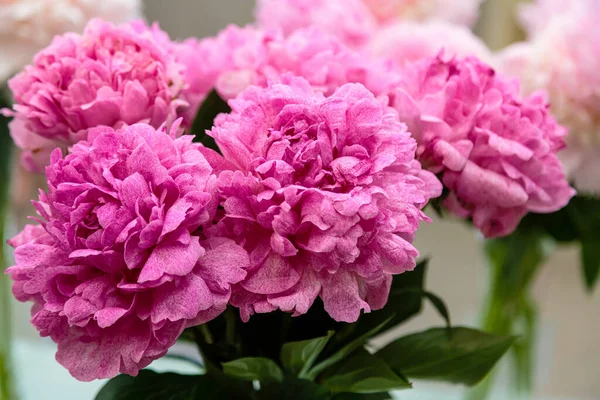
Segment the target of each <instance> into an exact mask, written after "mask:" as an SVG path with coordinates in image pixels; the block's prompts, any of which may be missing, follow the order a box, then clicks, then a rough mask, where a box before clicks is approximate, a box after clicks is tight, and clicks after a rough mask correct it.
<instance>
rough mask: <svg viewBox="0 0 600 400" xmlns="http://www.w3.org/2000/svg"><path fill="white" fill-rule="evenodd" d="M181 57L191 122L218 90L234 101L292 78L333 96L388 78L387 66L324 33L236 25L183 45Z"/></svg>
mask: <svg viewBox="0 0 600 400" xmlns="http://www.w3.org/2000/svg"><path fill="white" fill-rule="evenodd" d="M177 57H178V59H179V60H182V63H183V64H185V65H186V66H187V69H186V82H188V83H189V88H188V89H187V90H185V93H184V96H185V97H186V99H188V100H189V102H190V103H191V104H192V106H191V107H190V110H194V112H190V113H189V115H188V119H189V118H192V117H193V115H195V111H196V110H197V109H198V107H199V105H200V103H201V101H202V100H203V99H204V97H205V96H206V94H207V93H208V92H209V91H210V90H212V89H213V88H216V90H217V92H218V93H219V95H220V96H221V97H222V98H223V99H225V100H228V99H232V98H235V97H236V96H238V95H239V94H240V93H241V92H243V91H244V90H246V89H247V88H248V87H249V86H252V85H258V86H262V87H266V86H267V84H268V83H269V82H274V81H278V80H279V79H280V77H281V75H282V74H285V73H292V74H294V75H296V76H301V77H303V78H305V79H307V80H308V81H309V82H310V84H311V85H312V86H313V87H314V88H316V89H317V90H319V91H322V92H324V93H325V94H331V93H333V92H334V91H335V90H336V89H337V88H338V87H340V86H341V85H343V84H345V83H348V82H359V83H364V84H368V85H369V86H374V87H377V82H378V81H382V80H384V79H385V75H386V71H385V69H384V67H383V65H379V63H377V62H376V61H373V60H370V59H368V58H367V59H366V58H365V57H363V56H361V54H359V53H358V52H356V51H354V50H352V49H350V48H348V47H347V46H345V45H344V44H343V43H342V42H341V41H340V40H339V39H338V38H336V37H335V36H333V35H331V34H327V33H325V32H324V31H322V30H321V29H318V28H307V29H300V30H298V31H296V32H294V33H293V34H291V35H290V36H288V37H284V36H283V35H282V34H281V33H280V32H279V31H277V30H273V31H265V30H261V29H257V28H254V27H251V26H249V27H244V28H240V27H238V26H234V25H232V26H229V27H228V28H227V29H225V30H223V31H222V32H221V33H220V34H219V35H218V36H217V37H214V38H207V39H203V40H201V41H198V40H196V39H189V40H187V41H185V42H184V43H182V44H179V45H178V46H177ZM369 80H372V82H371V81H369ZM379 86H381V84H380V85H379Z"/></svg>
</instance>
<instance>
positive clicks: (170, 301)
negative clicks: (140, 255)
mask: <svg viewBox="0 0 600 400" xmlns="http://www.w3.org/2000/svg"><path fill="white" fill-rule="evenodd" d="M153 297H154V299H153V307H152V314H151V318H152V322H153V323H155V324H156V323H159V322H162V321H164V320H169V321H179V320H186V319H188V320H192V319H194V318H196V316H197V315H198V314H199V313H200V312H202V311H205V310H207V309H209V308H210V307H212V306H213V295H212V293H211V292H210V290H209V289H208V287H207V286H206V283H205V282H204V280H203V279H202V278H200V277H199V276H197V275H195V274H190V275H188V276H187V277H185V278H182V279H181V280H180V281H178V283H177V284H174V283H167V284H165V285H162V286H161V287H160V289H158V290H156V291H155V292H154V294H153Z"/></svg>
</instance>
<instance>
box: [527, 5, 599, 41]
mask: <svg viewBox="0 0 600 400" xmlns="http://www.w3.org/2000/svg"><path fill="white" fill-rule="evenodd" d="M595 2H596V0H575V1H573V0H534V1H533V2H531V3H526V4H520V5H519V8H520V9H519V19H520V20H521V23H522V24H523V27H524V28H525V30H526V31H527V33H528V34H529V36H535V35H537V34H538V33H540V32H543V31H544V29H545V28H546V27H548V26H550V25H552V24H554V23H555V22H556V21H558V20H563V21H564V20H565V17H566V18H572V16H575V15H580V16H581V15H582V12H585V10H586V9H587V8H589V7H590V6H593V3H595Z"/></svg>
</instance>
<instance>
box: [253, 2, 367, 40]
mask: <svg viewBox="0 0 600 400" xmlns="http://www.w3.org/2000/svg"><path fill="white" fill-rule="evenodd" d="M256 19H257V21H258V25H259V26H260V27H262V28H267V29H282V30H283V32H284V33H285V34H286V35H289V34H291V33H293V32H295V31H296V30H298V29H300V28H306V27H311V26H312V27H318V28H320V29H323V30H325V31H327V32H329V33H331V34H333V35H335V36H337V37H338V38H339V39H340V40H342V41H343V42H344V43H345V44H347V45H349V46H360V45H362V44H364V43H365V42H366V41H367V40H368V39H369V37H370V36H371V35H372V34H373V33H374V32H375V29H376V28H377V21H376V18H375V16H374V15H373V14H372V13H371V11H370V10H369V8H368V7H367V6H366V5H365V4H364V3H363V0H344V1H340V0H258V2H257V8H256Z"/></svg>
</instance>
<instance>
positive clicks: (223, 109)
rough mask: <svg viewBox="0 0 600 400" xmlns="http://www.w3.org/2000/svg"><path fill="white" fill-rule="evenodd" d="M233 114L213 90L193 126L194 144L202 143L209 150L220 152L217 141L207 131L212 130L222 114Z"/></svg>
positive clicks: (201, 107)
mask: <svg viewBox="0 0 600 400" xmlns="http://www.w3.org/2000/svg"><path fill="white" fill-rule="evenodd" d="M228 112H231V108H230V107H229V105H228V104H227V103H226V102H225V101H224V100H223V99H221V97H220V96H219V94H218V93H217V91H216V90H213V91H212V92H210V93H209V95H208V96H206V99H205V100H204V102H203V103H202V105H201V106H200V109H199V110H198V113H197V114H196V118H195V119H194V123H193V124H192V129H191V133H192V134H193V135H194V136H195V137H194V142H200V143H202V144H203V145H204V146H206V147H208V148H209V149H213V150H215V151H217V152H218V151H219V148H218V146H217V144H216V143H215V140H214V139H213V138H212V137H210V136H209V135H207V134H206V131H207V130H211V129H212V127H213V125H214V121H215V118H216V117H217V115H219V114H221V113H228Z"/></svg>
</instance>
